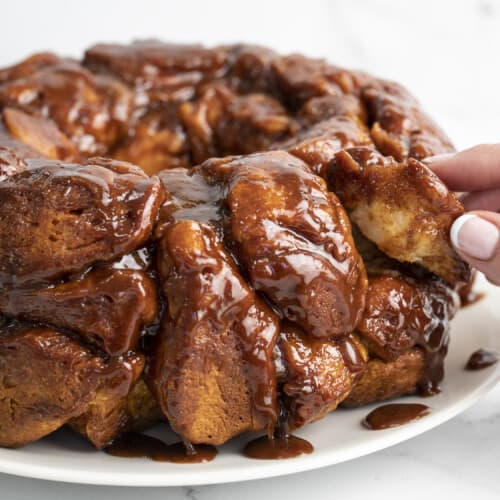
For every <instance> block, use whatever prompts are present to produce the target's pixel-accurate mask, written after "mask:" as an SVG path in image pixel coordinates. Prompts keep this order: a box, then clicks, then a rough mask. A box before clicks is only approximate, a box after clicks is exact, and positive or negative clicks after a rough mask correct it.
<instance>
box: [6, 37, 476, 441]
mask: <svg viewBox="0 0 500 500" xmlns="http://www.w3.org/2000/svg"><path fill="white" fill-rule="evenodd" d="M0 117H1V120H0V446H5V447H18V446H22V445H25V444H27V443H29V442H32V441H35V440H37V439H40V438H42V437H43V436H46V435H48V434H49V433H51V432H53V431H55V430H56V429H58V428H60V427H62V426H65V425H68V426H70V427H72V428H73V429H75V430H76V431H77V432H79V433H80V434H82V435H83V436H85V437H86V438H87V439H88V440H90V442H91V443H92V444H93V445H94V446H95V447H96V448H99V449H101V448H105V447H106V446H108V445H109V444H110V443H112V442H113V441H114V440H115V439H116V438H117V437H118V436H120V435H122V434H123V433H125V432H127V431H129V430H132V429H138V428H146V427H148V426H151V425H153V424H155V423H156V422H158V421H160V420H166V421H168V423H169V425H170V426H171V428H172V429H173V431H175V432H176V433H177V434H178V435H179V436H180V437H181V438H182V439H183V440H184V441H185V442H186V443H187V442H191V443H193V444H211V445H220V444H222V443H224V442H226V441H227V440H229V439H230V438H232V437H234V436H237V435H239V434H241V433H243V432H247V431H264V432H267V433H268V435H269V436H272V435H273V432H275V429H276V428H277V426H278V425H286V426H287V428H289V429H296V428H300V427H303V426H305V425H306V424H309V423H311V422H314V421H316V420H318V419H320V418H322V417H323V416H324V415H326V414H327V413H328V412H331V411H332V410H334V409H335V408H337V407H338V406H340V405H344V406H355V405H363V404H368V403H371V402H374V401H380V400H385V399H389V398H394V397H397V396H402V395H406V394H414V393H419V394H433V393H435V392H437V391H439V384H440V382H441V380H442V378H443V376H444V371H443V360H444V357H445V355H446V352H447V347H448V341H449V323H450V320H451V319H452V317H453V315H454V314H455V312H456V311H457V309H458V308H459V306H460V298H459V293H458V291H459V290H460V288H461V287H462V286H464V284H465V283H468V282H469V280H470V269H469V268H468V266H467V265H466V264H465V263H464V262H463V261H462V260H461V258H460V256H459V255H457V253H455V251H454V250H453V247H452V246H451V243H450V240H449V236H448V234H449V230H450V227H451V225H452V223H453V221H454V220H455V219H456V218H457V217H459V216H460V215H461V214H462V213H463V210H464V209H463V207H462V205H461V203H460V201H459V200H458V198H457V197H456V196H455V195H454V194H453V193H451V192H449V191H448V190H447V188H446V187H445V186H444V185H443V184H442V183H441V182H440V180H439V179H438V178H437V177H436V176H435V175H434V174H433V173H432V172H431V171H430V170H429V169H428V168H427V167H426V166H425V164H424V163H422V161H421V160H423V159H425V158H426V157H428V156H432V155H435V154H440V153H445V152H450V151H453V146H452V144H451V143H450V141H449V139H448V138H447V137H446V135H445V134H444V133H443V132H442V131H441V130H440V129H439V127H438V126H437V125H436V124H435V123H434V122H433V121H432V120H431V119H430V118H429V117H428V116H427V115H426V114H425V113H424V112H423V111H422V109H421V108H420V106H419V104H418V102H417V101H416V100H415V99H414V98H413V97H412V96H411V95H410V94H409V93H408V92H407V91H406V90H405V89H404V88H403V87H401V86H400V85H398V84H396V83H393V82H389V81H382V80H380V79H377V78H375V77H372V76H370V75H367V74H365V73H362V72H358V71H350V70H345V69H342V68H339V67H336V66H334V65H331V64H329V63H327V62H326V61H324V60H317V59H311V58H308V57H304V56H301V55H298V54H293V55H288V56H282V55H279V54H277V53H275V52H274V51H272V50H269V49H266V48H263V47H257V46H249V45H233V46H221V47H216V48H213V49H209V48H204V47H202V46H199V45H173V44H167V43H162V42H159V41H154V40H147V41H139V42H134V43H132V44H130V45H113V44H99V45H95V46H94V47H91V48H90V49H88V50H87V51H86V52H85V55H84V57H83V59H81V60H76V59H69V58H62V57H59V56H57V55H54V54H51V53H40V54H35V55H33V56H31V57H29V58H27V59H25V60H24V61H22V62H20V63H19V64H16V65H14V66H11V67H8V68H4V69H0ZM332 422H333V425H334V420H333V421H332Z"/></svg>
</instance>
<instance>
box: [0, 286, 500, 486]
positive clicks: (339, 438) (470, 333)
mask: <svg viewBox="0 0 500 500" xmlns="http://www.w3.org/2000/svg"><path fill="white" fill-rule="evenodd" d="M477 288H478V289H480V290H484V291H485V292H486V293H487V295H486V298H484V299H483V300H481V301H480V302H478V303H477V304H474V305H472V306H469V307H468V308H465V309H464V310H462V311H461V312H460V313H459V314H458V316H457V317H456V319H455V320H454V321H453V327H452V334H451V337H452V341H451V345H450V352H449V355H448V358H447V361H446V379H445V382H444V383H443V386H442V389H443V391H442V393H441V394H440V395H438V396H435V397H433V398H426V399H425V404H427V405H429V406H430V407H431V409H432V412H431V414H430V415H429V416H426V417H424V418H422V419H421V420H417V421H415V422H413V423H409V424H407V425H404V426H401V427H398V428H393V429H387V430H382V431H369V430H366V429H364V428H363V427H362V426H361V423H360V422H361V420H362V418H363V417H364V416H365V415H366V414H367V413H368V412H369V411H370V410H371V409H372V408H373V407H375V406H377V405H373V406H372V407H364V408H361V409H355V410H337V411H335V412H333V413H331V414H330V415H328V416H327V417H326V418H324V419H323V420H321V421H320V422H317V423H315V424H312V425H310V426H308V427H307V428H306V429H304V430H302V431H300V432H298V433H297V434H298V435H299V436H302V437H304V438H306V439H307V440H308V441H310V442H311V443H312V444H313V445H314V447H315V451H314V453H312V454H311V455H303V456H301V457H298V458H295V459H290V460H277V461H267V460H251V459H248V458H245V457H244V456H243V455H242V454H241V449H242V448H243V446H244V444H245V443H246V442H247V441H248V440H249V438H250V436H242V437H240V438H239V439H236V440H234V441H232V442H231V443H230V444H228V445H225V446H222V447H220V449H219V455H218V456H217V457H216V459H215V460H214V461H212V462H210V463H206V464H193V465H176V464H169V463H158V462H152V461H149V460H147V459H130V458H117V457H111V456H108V455H106V454H104V453H101V452H97V451H95V450H93V449H92V447H91V446H90V445H89V444H87V443H86V442H84V441H83V439H81V438H79V437H78V436H76V435H74V434H72V433H70V432H69V431H65V430H62V431H59V432H57V433H55V434H53V435H52V436H50V437H49V438H46V439H44V440H42V441H39V442H37V443H33V444H31V445H29V446H26V447H25V448H22V449H19V450H6V449H0V472H5V473H9V474H16V475H20V476H27V477H34V478H40V479H50V480H56V481H66V482H75V483H90V484H106V485H117V486H180V485H195V484H212V483H225V482H232V481H244V480H247V479H259V478H265V477H271V476H279V475H284V474H291V473H294V472H300V471H305V470H311V469H316V468H319V467H324V466H326V465H332V464H336V463H340V462H344V461H347V460H351V459H353V458H356V457H360V456H363V455H367V454H368V453H373V452H375V451H377V450H381V449H383V448H387V447H389V446H392V445H394V444H396V443H400V442H401V441H404V440H406V439H409V438H411V437H413V436H416V435H418V434H421V433H423V432H425V431H427V430H429V429H432V428H433V427H436V426H437V425H439V424H442V423H443V422H445V421H447V420H449V419H450V418H452V417H454V416H455V415H457V414H458V413H460V412H461V411H463V410H465V409H466V408H468V407H469V406H471V405H472V404H473V403H474V402H475V401H477V399H478V398H479V397H481V396H482V395H483V394H485V393H486V392H487V391H488V390H489V389H490V388H491V387H492V386H493V385H494V384H495V383H496V382H497V380H498V379H499V376H500V364H499V365H496V366H494V367H491V368H488V369H485V370H480V371H477V372H467V371H465V370H464V369H463V367H464V363H465V362H466V360H467V359H468V357H469V355H470V354H471V353H472V352H473V351H475V350H476V349H478V348H480V347H484V348H491V349H494V350H498V351H500V331H499V329H498V325H499V323H500V289H496V288H494V287H492V286H490V285H488V284H487V283H486V282H485V281H484V280H480V282H479V283H478V287H477ZM418 400H419V398H416V397H412V398H405V401H407V402H410V401H418ZM166 432H167V431H165V429H163V428H158V429H157V430H156V431H155V432H153V434H156V435H159V436H161V437H162V438H165V439H166V440H170V441H172V440H173V439H174V438H173V436H169V435H166Z"/></svg>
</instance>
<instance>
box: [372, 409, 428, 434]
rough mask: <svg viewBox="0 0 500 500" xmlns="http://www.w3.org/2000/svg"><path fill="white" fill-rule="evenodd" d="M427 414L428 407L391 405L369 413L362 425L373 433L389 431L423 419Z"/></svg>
mask: <svg viewBox="0 0 500 500" xmlns="http://www.w3.org/2000/svg"><path fill="white" fill-rule="evenodd" d="M429 412H430V409H429V407H428V406H426V405H422V404H416V403H392V404H387V405H383V406H379V407H378V408H375V410H373V411H371V412H370V413H369V414H368V415H367V416H366V417H365V418H364V420H363V425H364V426H365V427H366V428H367V429H371V430H374V431H378V430H381V429H389V428H391V427H398V426H400V425H404V424H407V423H408V422H411V421H413V420H417V419H419V418H422V417H425V416H426V415H428V414H429Z"/></svg>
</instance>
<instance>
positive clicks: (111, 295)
mask: <svg viewBox="0 0 500 500" xmlns="http://www.w3.org/2000/svg"><path fill="white" fill-rule="evenodd" d="M130 258H132V257H130ZM156 294H157V293H156V287H155V284H154V282H153V281H152V279H151V278H150V277H148V276H147V275H146V274H145V273H143V272H141V271H137V270H131V269H106V268H97V269H94V270H91V271H89V272H88V273H87V274H86V275H85V276H84V277H83V278H81V279H77V280H73V281H69V282H66V283H61V284H55V285H51V286H48V287H44V288H32V287H30V288H12V289H11V288H4V290H3V293H2V294H1V295H0V311H1V312H2V313H4V314H6V315H8V316H10V317H15V318H21V319H24V320H30V321H34V322H40V323H45V324H55V325H58V326H59V327H61V328H65V329H70V330H74V331H76V332H77V333H79V334H80V336H81V337H82V338H84V339H85V340H86V341H87V342H90V343H92V344H95V345H97V346H98V347H101V348H102V349H103V350H105V351H106V352H107V353H108V354H111V355H115V356H116V355H118V356H119V355H122V354H125V353H126V352H128V351H130V350H136V349H137V347H138V342H139V335H140V331H141V328H142V326H143V325H148V324H151V323H152V322H153V321H154V320H155V318H156V316H157V313H158V305H157V301H156Z"/></svg>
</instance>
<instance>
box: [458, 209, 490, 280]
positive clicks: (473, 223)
mask: <svg viewBox="0 0 500 500" xmlns="http://www.w3.org/2000/svg"><path fill="white" fill-rule="evenodd" d="M450 238H451V242H452V243H453V246H454V247H455V249H456V250H457V252H458V253H459V254H460V255H461V256H462V258H463V259H464V260H466V261H467V262H469V264H471V265H472V266H473V267H475V268H476V269H478V270H479V271H481V272H483V273H484V274H485V275H486V277H487V278H488V280H489V281H491V282H492V283H494V284H495V285H500V214H497V213H494V212H484V211H475V212H469V213H466V214H465V215H462V216H461V217H459V218H458V219H457V220H455V222H454V223H453V225H452V226H451V231H450Z"/></svg>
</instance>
